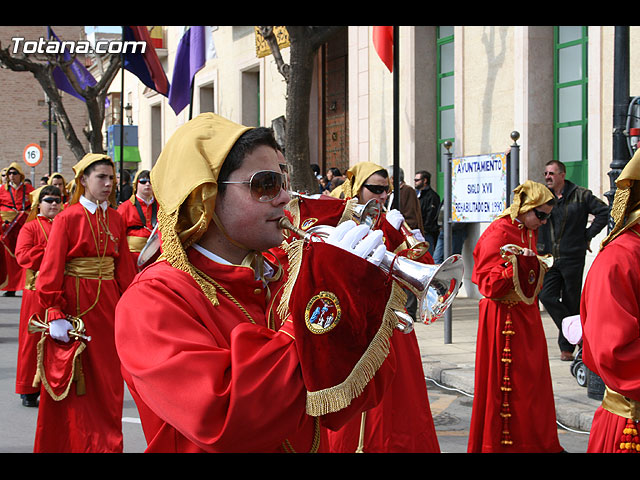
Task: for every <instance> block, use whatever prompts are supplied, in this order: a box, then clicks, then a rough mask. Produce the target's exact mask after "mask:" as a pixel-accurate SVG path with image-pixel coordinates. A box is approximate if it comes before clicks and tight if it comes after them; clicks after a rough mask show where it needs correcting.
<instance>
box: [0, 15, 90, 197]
mask: <svg viewBox="0 0 640 480" xmlns="http://www.w3.org/2000/svg"><path fill="white" fill-rule="evenodd" d="M52 28H53V30H54V32H55V33H56V35H57V36H58V37H60V38H61V39H62V40H80V39H81V38H82V35H83V34H84V27H82V26H67V27H65V26H52ZM46 32H47V27H46V26H28V27H23V26H0V45H1V47H2V48H3V49H4V48H6V47H9V48H10V49H11V48H12V47H13V42H12V40H11V38H12V37H17V36H19V37H24V38H25V39H27V40H37V39H38V38H40V37H45V36H46ZM63 102H64V105H65V109H66V110H67V114H68V115H69V117H70V119H71V122H72V124H73V126H74V128H75V131H76V135H77V136H78V138H79V139H80V141H81V142H83V144H84V145H85V149H86V150H87V151H88V148H89V146H88V142H87V141H86V139H85V136H84V133H83V132H82V129H83V128H84V127H85V125H87V124H88V114H87V109H86V107H85V104H84V102H82V101H80V100H78V99H76V98H75V97H72V96H70V95H68V94H63ZM48 118H49V108H48V106H47V103H46V101H45V96H44V92H43V90H42V88H41V87H40V84H39V83H38V82H37V81H36V79H35V78H34V77H33V75H32V74H31V73H30V72H13V71H11V70H8V69H5V68H2V69H0V168H4V167H6V166H8V165H9V164H10V163H11V162H14V161H17V162H18V163H19V164H20V166H21V167H22V169H23V171H24V173H25V175H26V176H27V178H31V167H28V166H27V165H26V164H25V163H24V161H23V160H22V154H23V151H24V148H25V147H26V146H27V145H28V144H30V143H36V144H39V145H40V146H41V147H42V150H43V160H42V162H41V163H40V165H38V166H37V167H35V186H36V187H37V186H38V184H39V181H40V177H42V176H43V175H45V174H48V173H49V150H50V149H49V132H48V130H47V129H46V128H45V127H44V126H43V125H42V123H43V122H46V121H47V120H48ZM58 155H61V156H62V174H63V175H64V176H65V178H66V179H67V181H69V180H71V179H72V178H73V171H72V169H71V167H72V166H73V165H75V164H76V163H77V159H76V158H75V157H74V156H73V154H72V153H71V150H70V149H69V148H68V146H67V144H66V141H65V139H64V136H63V134H62V131H61V130H60V129H58ZM55 166H56V163H55V158H54V159H53V161H52V168H53V170H55V169H56V168H55Z"/></svg>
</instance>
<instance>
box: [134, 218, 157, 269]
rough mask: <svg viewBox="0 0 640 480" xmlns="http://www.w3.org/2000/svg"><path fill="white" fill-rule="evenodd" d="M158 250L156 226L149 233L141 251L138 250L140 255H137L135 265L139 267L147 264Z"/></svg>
mask: <svg viewBox="0 0 640 480" xmlns="http://www.w3.org/2000/svg"><path fill="white" fill-rule="evenodd" d="M159 248H160V236H159V235H158V224H157V223H156V226H155V227H153V230H152V231H151V235H149V238H148V240H147V243H145V244H144V247H143V248H142V250H140V255H138V260H137V262H136V263H137V265H138V267H141V266H142V265H144V264H145V263H147V262H148V261H149V260H150V259H151V258H152V257H153V256H154V255H155V254H156V252H157V251H158V249H159Z"/></svg>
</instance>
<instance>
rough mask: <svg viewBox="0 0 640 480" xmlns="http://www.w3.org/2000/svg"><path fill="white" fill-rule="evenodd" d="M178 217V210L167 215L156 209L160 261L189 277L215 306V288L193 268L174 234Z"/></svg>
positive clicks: (216, 302)
mask: <svg viewBox="0 0 640 480" xmlns="http://www.w3.org/2000/svg"><path fill="white" fill-rule="evenodd" d="M178 215H179V211H178V210H176V211H175V212H173V213H171V214H167V213H165V211H164V210H163V209H162V207H160V208H158V228H159V229H160V234H161V236H162V254H161V255H160V259H164V260H167V262H169V264H170V265H171V266H172V267H174V268H177V269H178V270H182V271H183V272H186V273H188V274H189V275H191V277H193V279H194V280H195V281H196V283H197V284H198V285H199V286H200V288H201V289H202V291H203V293H204V294H205V295H206V296H207V298H208V299H209V300H210V301H211V303H212V304H213V305H214V306H217V305H218V296H217V295H216V288H215V287H214V286H213V285H212V284H211V283H209V282H207V281H206V280H205V279H204V278H203V277H202V276H201V275H200V274H199V273H198V272H197V271H196V269H195V268H193V265H191V262H189V259H188V257H187V253H186V252H185V249H184V247H183V246H182V242H181V241H180V238H179V237H178V234H177V233H176V225H177V224H178Z"/></svg>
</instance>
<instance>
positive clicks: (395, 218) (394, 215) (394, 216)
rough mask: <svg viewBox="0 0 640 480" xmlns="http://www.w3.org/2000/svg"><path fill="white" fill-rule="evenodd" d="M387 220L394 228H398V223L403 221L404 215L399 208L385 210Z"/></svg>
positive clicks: (400, 223)
mask: <svg viewBox="0 0 640 480" xmlns="http://www.w3.org/2000/svg"><path fill="white" fill-rule="evenodd" d="M387 222H389V223H390V224H391V226H392V227H393V228H395V229H396V230H400V225H402V222H404V217H403V216H402V214H401V213H400V211H399V210H396V209H393V210H389V211H388V212H387Z"/></svg>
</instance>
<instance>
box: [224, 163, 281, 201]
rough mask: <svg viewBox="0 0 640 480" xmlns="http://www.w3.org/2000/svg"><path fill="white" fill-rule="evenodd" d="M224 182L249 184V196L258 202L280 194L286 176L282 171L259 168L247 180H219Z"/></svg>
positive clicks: (271, 198) (269, 199)
mask: <svg viewBox="0 0 640 480" xmlns="http://www.w3.org/2000/svg"><path fill="white" fill-rule="evenodd" d="M220 183H225V184H234V183H235V184H239V185H246V184H248V185H249V190H250V191H251V196H252V197H253V198H254V199H255V200H257V201H259V202H270V201H271V200H273V199H274V198H276V197H277V196H278V195H279V194H280V190H282V188H286V185H287V176H286V174H284V173H279V172H273V171H271V170H260V171H259V172H256V173H254V174H253V175H251V178H250V179H249V181H244V182H220Z"/></svg>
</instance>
